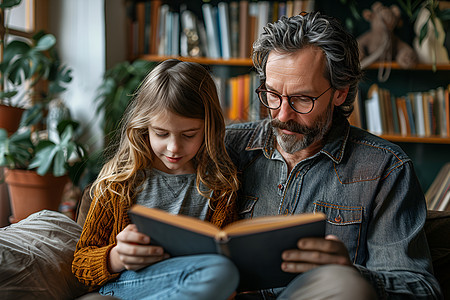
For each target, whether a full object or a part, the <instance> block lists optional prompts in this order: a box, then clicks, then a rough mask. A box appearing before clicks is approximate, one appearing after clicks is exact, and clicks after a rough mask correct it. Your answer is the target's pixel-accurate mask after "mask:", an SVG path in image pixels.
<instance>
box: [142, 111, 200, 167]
mask: <svg viewBox="0 0 450 300" xmlns="http://www.w3.org/2000/svg"><path fill="white" fill-rule="evenodd" d="M148 131H149V136H150V147H151V148H152V150H153V153H154V163H153V167H154V168H155V169H158V170H160V171H163V172H165V173H169V174H192V173H195V169H194V163H193V161H192V159H193V158H194V157H195V155H196V154H197V152H198V150H199V149H200V147H201V145H202V143H203V139H204V135H205V132H204V120H202V119H192V118H186V117H183V116H180V115H176V114H174V113H172V112H168V113H167V114H161V115H160V116H158V117H157V118H155V119H153V120H152V122H151V124H150V126H149V127H148Z"/></svg>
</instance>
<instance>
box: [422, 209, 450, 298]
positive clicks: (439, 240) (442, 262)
mask: <svg viewBox="0 0 450 300" xmlns="http://www.w3.org/2000/svg"><path fill="white" fill-rule="evenodd" d="M425 233H426V235H427V240H428V246H429V248H430V252H431V258H432V260H433V269H434V275H435V276H436V279H437V280H438V281H439V284H440V285H441V289H442V293H443V294H444V298H445V299H450V239H449V237H450V211H434V210H429V211H428V212H427V221H426V222H425Z"/></svg>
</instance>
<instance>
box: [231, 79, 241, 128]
mask: <svg viewBox="0 0 450 300" xmlns="http://www.w3.org/2000/svg"><path fill="white" fill-rule="evenodd" d="M229 87H230V94H229V97H230V100H229V103H230V110H229V113H228V119H230V120H232V121H235V120H238V119H239V80H238V77H231V78H230V79H229Z"/></svg>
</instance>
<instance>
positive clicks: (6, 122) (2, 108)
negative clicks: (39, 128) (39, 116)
mask: <svg viewBox="0 0 450 300" xmlns="http://www.w3.org/2000/svg"><path fill="white" fill-rule="evenodd" d="M24 111H25V109H23V108H19V107H13V106H7V105H0V128H4V129H6V131H7V132H8V135H11V134H13V133H14V132H16V130H17V128H19V124H20V118H21V117H22V113H23V112H24Z"/></svg>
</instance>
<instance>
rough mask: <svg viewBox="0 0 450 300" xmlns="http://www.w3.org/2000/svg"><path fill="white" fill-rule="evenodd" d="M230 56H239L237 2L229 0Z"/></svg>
mask: <svg viewBox="0 0 450 300" xmlns="http://www.w3.org/2000/svg"><path fill="white" fill-rule="evenodd" d="M229 12H230V13H229V17H230V44H231V57H239V22H240V15H239V2H238V1H231V2H230V5H229Z"/></svg>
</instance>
